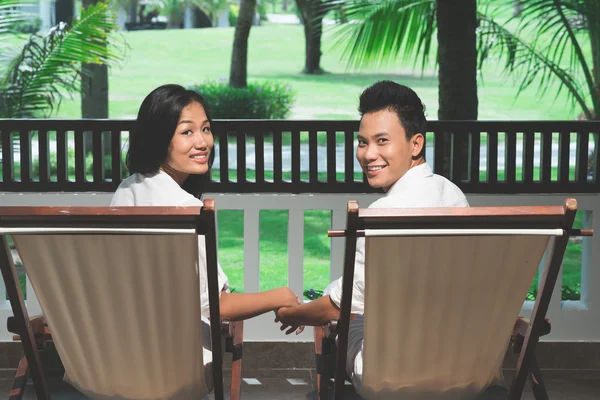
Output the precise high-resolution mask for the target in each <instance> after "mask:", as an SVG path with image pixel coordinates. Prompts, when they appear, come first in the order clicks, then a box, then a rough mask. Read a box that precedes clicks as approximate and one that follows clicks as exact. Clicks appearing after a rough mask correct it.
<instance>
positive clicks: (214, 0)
mask: <svg viewBox="0 0 600 400" xmlns="http://www.w3.org/2000/svg"><path fill="white" fill-rule="evenodd" d="M192 1H193V3H194V4H195V5H196V6H198V7H199V8H201V9H202V11H204V12H205V13H206V15H208V16H209V18H210V20H211V23H212V26H217V24H218V22H219V21H218V16H219V11H221V10H222V9H224V8H225V7H227V6H228V4H227V0H192ZM238 9H239V6H238ZM229 14H230V15H229V21H230V22H231V5H230V6H229Z"/></svg>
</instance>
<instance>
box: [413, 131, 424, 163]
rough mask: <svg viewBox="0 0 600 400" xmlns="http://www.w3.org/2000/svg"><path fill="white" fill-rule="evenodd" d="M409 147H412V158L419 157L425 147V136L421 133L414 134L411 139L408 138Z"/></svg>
mask: <svg viewBox="0 0 600 400" xmlns="http://www.w3.org/2000/svg"><path fill="white" fill-rule="evenodd" d="M410 145H411V146H412V156H413V158H417V157H419V156H420V155H421V152H422V151H423V148H424V147H425V136H423V134H422V133H415V134H414V135H413V137H411V138H410Z"/></svg>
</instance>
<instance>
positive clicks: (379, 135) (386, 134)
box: [356, 132, 388, 140]
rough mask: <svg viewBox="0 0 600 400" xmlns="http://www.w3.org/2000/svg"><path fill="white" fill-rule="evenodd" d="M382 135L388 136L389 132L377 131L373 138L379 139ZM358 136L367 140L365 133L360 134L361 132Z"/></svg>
mask: <svg viewBox="0 0 600 400" xmlns="http://www.w3.org/2000/svg"><path fill="white" fill-rule="evenodd" d="M382 136H388V133H387V132H379V133H376V134H375V135H373V138H374V139H377V138H380V137H382ZM356 138H357V139H362V140H365V137H364V136H363V135H360V134H359V135H358V136H357V137H356Z"/></svg>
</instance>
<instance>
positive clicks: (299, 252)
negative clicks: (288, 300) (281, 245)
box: [288, 210, 304, 299]
mask: <svg viewBox="0 0 600 400" xmlns="http://www.w3.org/2000/svg"><path fill="white" fill-rule="evenodd" d="M288 286H289V288H290V289H292V290H293V291H294V293H296V294H297V295H298V296H300V299H302V298H303V295H302V293H303V292H304V210H290V211H289V212H288Z"/></svg>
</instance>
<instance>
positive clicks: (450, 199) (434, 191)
mask: <svg viewBox="0 0 600 400" xmlns="http://www.w3.org/2000/svg"><path fill="white" fill-rule="evenodd" d="M468 206H469V203H468V202H467V198H466V196H465V194H464V193H463V192H462V190H460V188H459V187H458V186H456V185H455V184H454V183H453V182H451V181H450V180H448V179H446V178H444V177H443V176H441V175H435V174H433V175H430V176H429V177H427V178H423V179H422V180H419V181H415V182H414V184H412V185H410V186H406V187H404V188H403V189H402V190H399V191H396V192H392V193H389V195H387V196H385V197H382V198H380V199H378V200H376V201H375V202H373V203H372V204H371V205H370V206H369V208H400V207H402V208H421V207H468Z"/></svg>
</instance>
